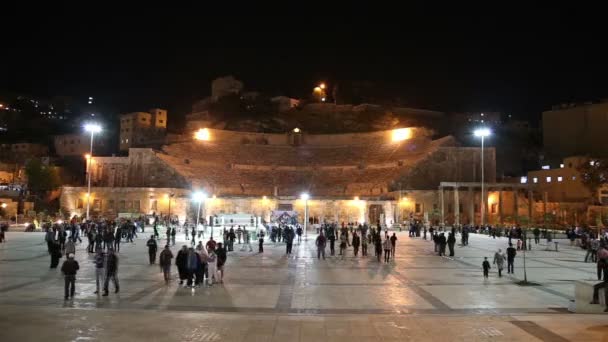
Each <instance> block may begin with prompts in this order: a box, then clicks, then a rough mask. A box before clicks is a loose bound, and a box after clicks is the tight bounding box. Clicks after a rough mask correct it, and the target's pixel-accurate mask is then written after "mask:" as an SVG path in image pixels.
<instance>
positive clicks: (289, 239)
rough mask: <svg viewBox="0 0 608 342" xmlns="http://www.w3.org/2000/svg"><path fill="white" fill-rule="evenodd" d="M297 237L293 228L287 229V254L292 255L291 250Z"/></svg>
mask: <svg viewBox="0 0 608 342" xmlns="http://www.w3.org/2000/svg"><path fill="white" fill-rule="evenodd" d="M295 237H296V233H295V232H294V231H293V228H291V227H290V228H286V229H285V238H284V240H285V249H286V250H285V252H286V253H287V254H291V250H292V248H293V240H294V239H295Z"/></svg>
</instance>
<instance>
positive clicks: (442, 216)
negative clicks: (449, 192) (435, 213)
mask: <svg viewBox="0 0 608 342" xmlns="http://www.w3.org/2000/svg"><path fill="white" fill-rule="evenodd" d="M439 201H440V202H441V220H440V221H439V224H440V225H441V226H443V225H444V224H445V203H444V201H443V187H442V186H440V187H439Z"/></svg>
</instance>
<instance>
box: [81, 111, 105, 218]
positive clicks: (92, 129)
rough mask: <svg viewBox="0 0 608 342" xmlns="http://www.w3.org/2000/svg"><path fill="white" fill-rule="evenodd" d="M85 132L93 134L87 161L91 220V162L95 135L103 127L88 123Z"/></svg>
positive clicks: (88, 202) (88, 206) (88, 203)
mask: <svg viewBox="0 0 608 342" xmlns="http://www.w3.org/2000/svg"><path fill="white" fill-rule="evenodd" d="M84 130H85V131H87V132H90V133H91V150H90V151H89V158H88V160H87V178H88V183H89V184H88V189H87V220H88V219H89V208H90V206H91V160H92V159H93V137H94V136H95V133H99V132H101V126H100V125H98V124H95V123H88V124H86V125H84Z"/></svg>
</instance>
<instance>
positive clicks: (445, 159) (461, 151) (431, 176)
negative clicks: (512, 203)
mask: <svg viewBox="0 0 608 342" xmlns="http://www.w3.org/2000/svg"><path fill="white" fill-rule="evenodd" d="M484 180H485V182H489V183H492V182H495V181H496V152H495V149H494V148H484ZM480 181H481V149H479V148H475V147H441V148H439V149H438V151H436V152H434V153H432V154H430V155H429V156H428V157H427V158H426V159H425V160H424V161H422V162H420V163H418V164H416V165H415V167H414V168H413V169H412V170H411V171H410V172H409V173H407V174H406V175H404V176H402V177H400V178H398V179H396V180H395V182H394V187H393V188H392V189H393V190H398V187H399V186H401V188H402V189H418V190H424V189H437V187H438V186H439V183H440V182H480ZM399 184H400V185H399Z"/></svg>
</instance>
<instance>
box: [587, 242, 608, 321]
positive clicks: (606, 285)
mask: <svg viewBox="0 0 608 342" xmlns="http://www.w3.org/2000/svg"><path fill="white" fill-rule="evenodd" d="M602 275H603V277H602ZM602 278H603V279H602ZM597 280H598V281H600V282H599V283H597V284H595V285H594V286H593V300H592V301H591V303H590V304H599V290H600V289H602V288H603V289H604V302H605V303H606V309H605V310H604V312H608V249H607V247H606V246H605V245H604V244H602V246H601V247H599V250H598V253H597Z"/></svg>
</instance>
